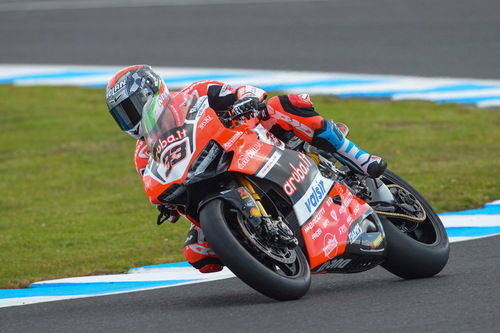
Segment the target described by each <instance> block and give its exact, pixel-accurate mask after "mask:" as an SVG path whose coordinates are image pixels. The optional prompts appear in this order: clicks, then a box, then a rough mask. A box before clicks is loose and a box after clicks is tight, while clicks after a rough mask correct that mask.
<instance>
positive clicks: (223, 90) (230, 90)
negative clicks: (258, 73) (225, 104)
mask: <svg viewBox="0 0 500 333" xmlns="http://www.w3.org/2000/svg"><path fill="white" fill-rule="evenodd" d="M209 86H212V84H210V85H209ZM235 92H236V90H235V89H234V88H233V87H232V86H230V85H228V84H225V85H223V86H222V88H221V90H220V92H219V97H224V96H227V95H231V94H234V93H235Z"/></svg>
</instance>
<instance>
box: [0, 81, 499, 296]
mask: <svg viewBox="0 0 500 333" xmlns="http://www.w3.org/2000/svg"><path fill="white" fill-rule="evenodd" d="M313 101H315V103H316V108H317V110H318V111H319V112H320V113H322V114H323V115H324V116H325V117H327V118H332V119H334V120H336V121H342V122H345V123H347V124H348V125H349V126H350V128H351V134H350V138H351V139H352V140H353V141H354V142H356V143H359V145H360V146H361V147H363V148H365V149H366V150H368V151H370V152H373V153H374V154H379V155H381V156H384V157H385V158H386V159H387V160H388V161H389V165H390V168H391V169H392V170H393V171H395V172H396V173H398V174H399V175H401V176H402V177H404V178H405V179H407V180H408V181H409V182H410V183H411V184H413V185H414V186H415V187H416V188H417V189H419V190H420V191H421V192H422V194H423V195H424V196H425V197H426V198H428V199H429V201H430V202H431V204H432V205H433V206H434V207H435V208H436V210H437V211H440V212H442V211H453V210H459V209H466V208H476V207H480V206H481V205H482V204H483V203H484V202H487V201H491V200H494V199H498V198H500V188H499V174H500V169H499V168H500V163H499V162H500V150H499V148H498V143H499V142H500V131H499V128H500V126H499V125H500V114H499V113H496V112H492V111H485V110H480V109H476V108H472V107H465V106H457V105H434V104H430V103H422V102H396V103H394V102H367V101H357V100H348V101H339V100H336V99H333V98H326V97H317V98H313ZM134 147H135V142H134V140H132V139H131V138H130V137H128V136H126V135H124V134H123V133H121V132H120V131H119V129H118V127H117V126H116V125H115V124H114V121H113V120H112V118H111V117H110V116H109V115H108V112H107V110H106V106H105V103H104V92H103V90H101V89H79V88H69V87H68V88H50V87H36V88H33V87H29V88H28V87H11V86H0V175H1V176H0V177H1V178H0V193H1V197H0V267H1V269H0V287H23V286H27V285H28V284H29V283H31V282H33V281H37V280H42V279H51V278H60V277H66V276H76V275H88V274H95V273H114V272H123V271H125V270H127V269H128V268H130V267H135V266H142V265H148V264H158V263H163V262H167V261H180V260H184V258H183V256H182V243H183V241H184V238H185V235H186V231H187V229H188V227H189V225H188V223H187V222H179V223H177V224H164V225H162V226H161V227H158V226H156V223H155V219H156V210H155V208H154V207H153V206H152V205H150V204H149V202H148V200H147V198H146V196H145V194H144V193H143V190H142V183H141V181H140V178H139V176H138V175H137V173H136V171H135V168H134V163H133V151H134Z"/></svg>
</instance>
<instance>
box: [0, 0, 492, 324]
mask: <svg viewBox="0 0 500 333" xmlns="http://www.w3.org/2000/svg"><path fill="white" fill-rule="evenodd" d="M182 2H183V1H182V0H180V1H174V0H165V1H164V3H163V4H159V1H153V0H149V1H148V0H144V1H142V2H140V1H136V0H130V1H128V3H129V4H131V5H130V6H129V7H127V6H119V5H117V1H115V0H102V1H101V3H100V4H99V1H95V0H80V1H77V0H66V1H62V0H52V1H46V0H30V1H27V0H20V1H19V0H16V1H13V0H6V1H2V2H1V3H0V50H1V52H0V63H25V64H92V65H100V64H102V65H127V64H132V63H149V64H152V65H158V66H199V67H225V68H259V69H290V70H316V71H338V72H350V73H374V74H404V75H422V76H450V77H473V78H485V79H488V78H492V79H500V66H498V59H500V16H499V13H500V1H498V0H477V1H468V0H422V1H412V0H351V1H340V0H332V1H298V0H297V1H292V0H290V1H286V0H267V1H266V0H260V1H255V3H257V4H255V3H253V4H252V1H245V0H218V1H214V0H206V1H201V0H200V1H194V0H184V4H181V3H182ZM200 2H201V3H203V2H205V3H212V4H210V5H206V4H205V5H200V4H199V3H200ZM137 3H149V5H148V6H147V7H140V6H137ZM134 4H135V5H134ZM77 7H78V8H77ZM180 250H181V249H179V251H180ZM499 276H500V237H499V236H497V237H491V238H484V239H479V240H474V241H466V242H459V243H453V244H452V245H451V255H450V261H449V263H448V265H447V266H446V268H445V269H444V271H443V272H442V273H441V274H440V275H439V276H437V277H435V278H430V279H421V280H411V281H403V280H400V279H398V278H396V277H394V276H393V275H391V274H390V273H387V272H386V271H384V270H383V269H381V268H378V269H375V270H372V271H368V272H365V273H361V274H354V275H322V276H315V277H314V278H313V285H312V288H311V290H310V292H309V293H308V294H307V295H306V296H305V297H304V298H303V299H301V300H299V301H293V302H286V303H279V302H275V301H273V300H271V299H268V298H266V297H264V296H262V295H260V294H258V293H257V292H255V291H254V290H252V289H250V288H249V287H247V286H246V285H244V284H243V283H242V282H240V281H239V280H237V279H229V280H222V281H217V282H209V283H202V284H196V285H189V286H183V287H176V288H166V289H156V290H151V291H145V292H136V293H128V294H120V295H113V296H100V297H93V298H84V299H76V300H67V301H57V302H50V303H39V304H33V305H26V306H16V307H8V308H1V309H0V332H2V333H6V332H124V331H125V332H127V331H129V332H130V331H134V332H159V331H160V332H162V331H164V332H195V331H205V332H285V331H288V332H303V331H311V332H335V331H337V332H363V331H366V332H370V333H375V332H403V331H404V332H482V333H487V332H499V331H500V324H499V323H498V318H499V309H500V279H499Z"/></svg>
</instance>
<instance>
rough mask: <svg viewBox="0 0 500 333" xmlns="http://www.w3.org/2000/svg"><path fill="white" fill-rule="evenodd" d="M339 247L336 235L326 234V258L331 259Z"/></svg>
mask: <svg viewBox="0 0 500 333" xmlns="http://www.w3.org/2000/svg"><path fill="white" fill-rule="evenodd" d="M338 245H339V242H338V240H337V236H336V235H333V234H330V233H328V234H326V235H325V238H324V243H323V253H324V254H325V257H327V258H330V255H331V254H332V252H333V251H335V250H336V249H337V246H338ZM332 257H333V256H332Z"/></svg>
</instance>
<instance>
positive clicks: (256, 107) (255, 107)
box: [233, 97, 266, 119]
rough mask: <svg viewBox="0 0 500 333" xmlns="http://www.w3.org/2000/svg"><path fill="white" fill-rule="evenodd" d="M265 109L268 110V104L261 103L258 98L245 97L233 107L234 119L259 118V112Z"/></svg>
mask: <svg viewBox="0 0 500 333" xmlns="http://www.w3.org/2000/svg"><path fill="white" fill-rule="evenodd" d="M264 109H266V104H265V103H263V102H260V101H259V99H258V98H257V97H243V98H241V99H239V100H237V101H236V102H235V103H234V105H233V118H242V117H245V118H246V119H250V118H253V117H255V116H257V115H258V114H259V111H262V110H264Z"/></svg>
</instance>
